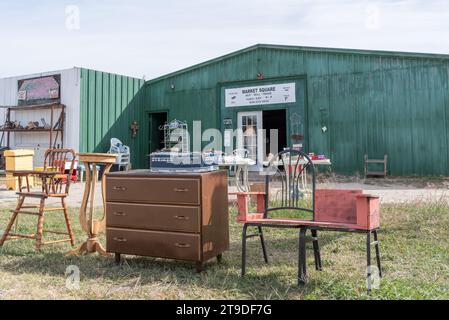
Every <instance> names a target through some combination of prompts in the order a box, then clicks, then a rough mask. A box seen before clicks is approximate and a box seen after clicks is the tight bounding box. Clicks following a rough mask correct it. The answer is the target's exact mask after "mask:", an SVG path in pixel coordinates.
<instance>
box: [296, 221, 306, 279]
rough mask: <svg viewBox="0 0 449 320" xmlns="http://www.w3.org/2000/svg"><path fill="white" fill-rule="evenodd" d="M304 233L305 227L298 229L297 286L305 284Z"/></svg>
mask: <svg viewBox="0 0 449 320" xmlns="http://www.w3.org/2000/svg"><path fill="white" fill-rule="evenodd" d="M306 232H307V228H305V227H301V228H300V229H299V255H298V258H299V259H298V286H302V285H305V284H306V283H307V263H306Z"/></svg>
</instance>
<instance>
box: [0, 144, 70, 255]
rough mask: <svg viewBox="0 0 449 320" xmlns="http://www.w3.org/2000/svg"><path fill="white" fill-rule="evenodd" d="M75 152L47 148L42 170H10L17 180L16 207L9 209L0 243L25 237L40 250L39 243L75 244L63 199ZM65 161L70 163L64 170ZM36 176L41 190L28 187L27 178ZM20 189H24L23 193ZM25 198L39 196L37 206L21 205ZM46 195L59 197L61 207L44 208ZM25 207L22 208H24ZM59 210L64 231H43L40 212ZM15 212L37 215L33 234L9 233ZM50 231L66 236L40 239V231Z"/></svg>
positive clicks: (1, 244) (48, 231) (16, 214)
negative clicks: (32, 189) (44, 240)
mask: <svg viewBox="0 0 449 320" xmlns="http://www.w3.org/2000/svg"><path fill="white" fill-rule="evenodd" d="M75 157H76V154H75V151H73V150H69V149H49V150H47V152H46V153H45V162H44V171H41V172H40V171H12V172H10V173H12V174H13V176H14V177H17V178H18V181H19V191H18V192H17V195H18V196H19V199H18V202H17V207H16V209H15V210H12V213H13V215H12V217H11V219H10V221H9V223H8V226H7V227H6V230H5V232H4V233H3V236H2V237H1V239H0V246H3V244H4V242H5V241H6V240H16V239H20V238H25V239H35V240H36V251H40V249H41V246H42V245H46V244H55V243H62V242H70V244H71V245H72V247H73V246H74V245H75V243H74V238H73V232H72V228H71V225H70V219H69V214H68V208H67V205H66V203H65V198H66V197H67V196H68V195H69V188H70V182H71V177H72V175H73V171H74V164H75ZM66 163H70V169H68V170H67V169H66V168H65V166H66ZM30 176H36V177H38V178H40V179H41V180H42V191H41V192H32V191H31V190H30V183H29V177H30ZM23 178H25V181H26V187H23V186H22V179H23ZM23 189H26V191H25V192H24V191H23ZM26 198H35V199H40V203H39V205H37V206H36V205H24V203H25V199H26ZM48 198H56V199H60V200H61V205H62V206H61V207H58V208H46V207H45V201H46V200H47V199H48ZM24 209H25V210H24ZM27 209H28V210H29V209H39V210H38V212H32V211H28V210H27ZM57 211H62V212H63V213H64V218H65V223H66V226H67V232H62V231H50V230H44V215H45V213H47V212H57ZM19 214H24V215H34V216H37V217H38V221H37V231H36V233H35V234H31V235H26V234H16V233H12V232H11V229H12V227H13V225H14V223H16V227H17V221H18V216H19ZM44 232H45V233H51V234H57V235H66V236H68V238H66V239H60V240H54V241H48V242H43V241H42V238H43V233H44Z"/></svg>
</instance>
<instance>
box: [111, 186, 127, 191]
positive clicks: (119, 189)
mask: <svg viewBox="0 0 449 320" xmlns="http://www.w3.org/2000/svg"><path fill="white" fill-rule="evenodd" d="M112 189H113V190H114V191H126V190H128V188H126V187H114V188H112Z"/></svg>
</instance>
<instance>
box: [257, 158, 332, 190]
mask: <svg viewBox="0 0 449 320" xmlns="http://www.w3.org/2000/svg"><path fill="white" fill-rule="evenodd" d="M307 163H308V161H307V160H306V159H299V161H298V158H297V157H293V158H292V161H291V164H292V165H295V164H298V165H305V164H307ZM312 163H313V165H314V166H331V165H332V162H331V160H330V159H323V160H312ZM288 164H289V161H287V160H286V161H284V162H282V161H279V160H277V161H273V162H272V165H273V166H276V167H278V166H282V165H284V166H285V165H288ZM263 165H264V167H268V166H269V165H270V161H264V162H263ZM284 170H286V168H284ZM286 176H287V179H288V177H289V175H286ZM301 181H302V186H303V189H304V190H306V189H307V168H306V167H304V170H303V171H302V173H301ZM287 183H288V181H287Z"/></svg>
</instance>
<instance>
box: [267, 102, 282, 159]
mask: <svg viewBox="0 0 449 320" xmlns="http://www.w3.org/2000/svg"><path fill="white" fill-rule="evenodd" d="M262 117H263V122H262V123H263V129H264V130H265V144H264V157H266V156H267V155H268V154H269V153H272V154H277V153H279V152H280V151H282V150H284V148H287V113H286V110H285V109H283V110H270V111H263V113H262ZM270 130H278V137H277V139H278V143H277V148H276V149H274V150H273V148H274V146H275V144H274V143H272V141H271V138H272V137H274V136H271V137H270Z"/></svg>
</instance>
